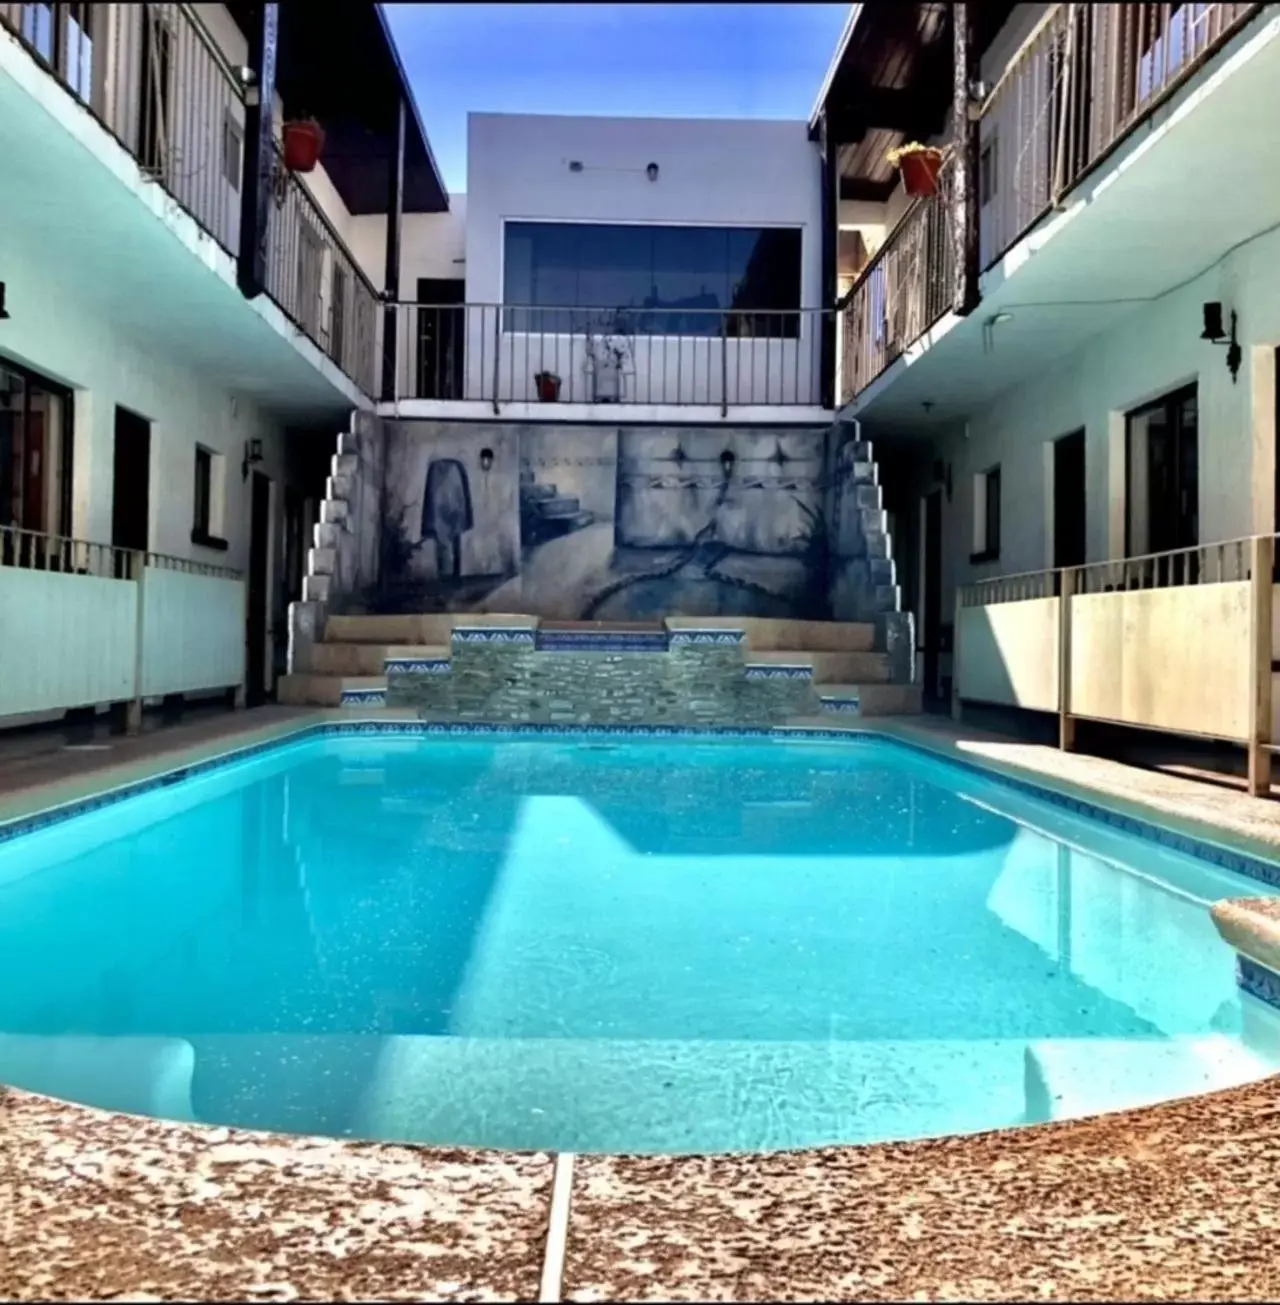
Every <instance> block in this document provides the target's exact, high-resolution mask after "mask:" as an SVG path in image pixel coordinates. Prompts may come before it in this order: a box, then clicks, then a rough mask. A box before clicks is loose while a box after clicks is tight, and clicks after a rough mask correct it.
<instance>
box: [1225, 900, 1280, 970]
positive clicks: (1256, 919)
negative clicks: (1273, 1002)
mask: <svg viewBox="0 0 1280 1305" xmlns="http://www.w3.org/2000/svg"><path fill="white" fill-rule="evenodd" d="M1212 915H1213V923H1214V925H1215V926H1216V928H1217V930H1218V932H1219V933H1220V934H1221V935H1222V938H1223V940H1224V941H1225V942H1226V943H1227V944H1228V945H1229V946H1231V947H1233V948H1234V949H1235V950H1236V951H1237V952H1239V953H1240V955H1241V956H1247V957H1248V958H1249V959H1250V960H1251V961H1256V962H1257V963H1258V964H1259V965H1265V966H1266V968H1267V969H1269V970H1271V971H1272V972H1273V973H1274V974H1280V898H1275V897H1233V898H1229V899H1228V900H1226V901H1224V902H1218V903H1216V904H1215V905H1214V908H1213V911H1212Z"/></svg>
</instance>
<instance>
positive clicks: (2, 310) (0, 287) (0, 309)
mask: <svg viewBox="0 0 1280 1305" xmlns="http://www.w3.org/2000/svg"><path fill="white" fill-rule="evenodd" d="M8 320H9V310H8V309H7V308H6V307H5V306H4V282H3V281H0V322H7V321H8Z"/></svg>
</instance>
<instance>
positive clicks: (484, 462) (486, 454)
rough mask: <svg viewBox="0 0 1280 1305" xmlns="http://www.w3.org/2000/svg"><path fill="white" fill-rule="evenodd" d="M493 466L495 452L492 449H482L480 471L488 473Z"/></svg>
mask: <svg viewBox="0 0 1280 1305" xmlns="http://www.w3.org/2000/svg"><path fill="white" fill-rule="evenodd" d="M492 466H493V450H492V449H481V450H480V470H481V471H488V470H489V468H490V467H492Z"/></svg>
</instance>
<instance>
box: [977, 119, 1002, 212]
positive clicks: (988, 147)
mask: <svg viewBox="0 0 1280 1305" xmlns="http://www.w3.org/2000/svg"><path fill="white" fill-rule="evenodd" d="M999 169H1000V141H999V139H998V138H997V137H996V136H994V135H993V136H991V137H990V138H989V139H988V140H987V143H986V144H985V145H984V146H983V147H982V153H981V154H980V155H979V157H978V202H979V203H980V204H982V205H983V206H985V205H987V204H990V203H991V201H992V200H993V199H995V197H996V189H997V187H998V186H999V185H1000V172H999Z"/></svg>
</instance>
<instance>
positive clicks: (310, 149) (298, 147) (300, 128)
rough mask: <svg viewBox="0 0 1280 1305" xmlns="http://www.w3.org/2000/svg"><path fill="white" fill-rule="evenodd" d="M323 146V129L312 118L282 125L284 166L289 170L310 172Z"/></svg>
mask: <svg viewBox="0 0 1280 1305" xmlns="http://www.w3.org/2000/svg"><path fill="white" fill-rule="evenodd" d="M323 148H324V129H323V128H322V127H321V126H320V124H319V123H318V122H316V121H314V119H311V118H308V119H305V120H304V121H302V122H286V123H285V125H284V166H285V167H286V168H288V169H289V171H290V172H310V171H311V170H312V168H314V167H315V166H316V163H317V162H318V161H319V158H320V151H321V150H322V149H323Z"/></svg>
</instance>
